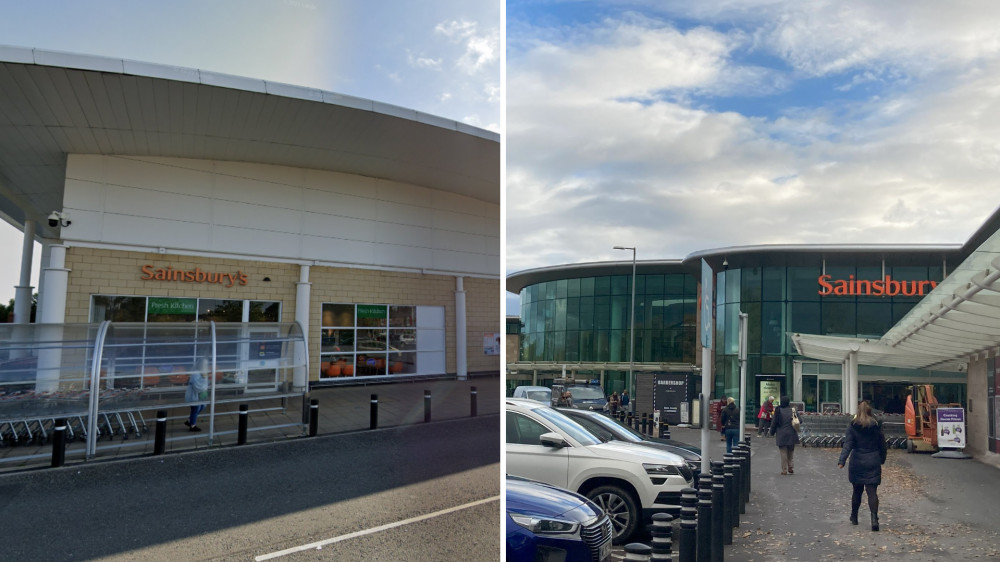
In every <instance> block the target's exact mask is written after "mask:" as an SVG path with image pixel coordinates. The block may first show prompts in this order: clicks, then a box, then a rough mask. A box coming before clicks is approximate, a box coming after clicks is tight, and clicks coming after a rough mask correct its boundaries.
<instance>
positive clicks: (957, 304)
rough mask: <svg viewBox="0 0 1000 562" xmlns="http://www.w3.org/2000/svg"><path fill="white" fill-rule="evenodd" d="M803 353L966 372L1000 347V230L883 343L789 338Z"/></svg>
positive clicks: (864, 362)
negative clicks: (978, 358) (852, 356)
mask: <svg viewBox="0 0 1000 562" xmlns="http://www.w3.org/2000/svg"><path fill="white" fill-rule="evenodd" d="M789 335H790V336H791V338H792V341H793V342H794V343H795V347H796V349H797V350H798V353H799V354H800V355H803V356H805V357H810V358H813V359H820V360H824V361H833V362H841V361H844V360H845V359H846V358H847V356H848V355H849V354H850V353H851V352H852V351H856V352H857V354H858V363H859V364H862V365H882V366H889V367H907V368H913V369H933V370H938V371H962V370H964V369H965V367H966V365H967V363H968V362H969V360H970V359H972V358H974V357H975V356H976V355H978V354H980V353H983V354H985V353H987V352H989V351H991V350H996V349H998V348H1000V231H997V232H994V233H993V234H992V235H990V236H989V237H988V238H987V239H986V240H985V241H984V242H983V243H982V244H981V245H980V246H979V248H978V249H977V250H976V251H974V252H972V254H971V255H969V257H968V258H966V260H965V261H963V262H962V264H961V265H959V266H958V268H956V269H955V271H953V272H952V273H951V275H949V276H948V277H946V278H945V279H944V280H943V281H942V282H941V283H939V284H938V286H937V287H935V288H934V290H932V291H931V292H930V293H929V294H928V295H927V296H926V297H924V298H923V300H921V301H920V302H919V303H917V305H916V306H914V307H913V309H912V310H910V312H909V313H908V314H907V315H906V316H904V317H903V318H902V320H900V321H899V322H898V323H897V324H896V325H895V326H893V327H892V328H891V329H890V330H889V331H888V332H887V333H886V334H885V335H884V336H882V338H880V339H879V340H878V341H870V340H868V339H860V338H841V337H833V336H817V335H809V334H789Z"/></svg>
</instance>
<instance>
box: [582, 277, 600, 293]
mask: <svg viewBox="0 0 1000 562" xmlns="http://www.w3.org/2000/svg"><path fill="white" fill-rule="evenodd" d="M595 285H596V282H595V281H594V278H593V277H584V278H582V279H580V296H581V297H592V296H594V286H595Z"/></svg>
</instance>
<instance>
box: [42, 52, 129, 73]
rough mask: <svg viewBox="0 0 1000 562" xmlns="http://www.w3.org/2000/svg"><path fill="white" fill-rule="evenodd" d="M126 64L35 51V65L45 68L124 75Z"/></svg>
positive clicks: (74, 55)
mask: <svg viewBox="0 0 1000 562" xmlns="http://www.w3.org/2000/svg"><path fill="white" fill-rule="evenodd" d="M124 62H125V61H123V60H122V59H113V58H110V57H98V56H94V55H81V54H79V53H65V52H60V51H44V50H41V49H35V64H40V65H44V66H61V67H65V68H76V69H79V70H96V71H97V72H113V73H117V74H124V72H125V65H124Z"/></svg>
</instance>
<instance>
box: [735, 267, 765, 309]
mask: <svg viewBox="0 0 1000 562" xmlns="http://www.w3.org/2000/svg"><path fill="white" fill-rule="evenodd" d="M741 271H742V280H741V283H742V284H743V286H742V287H741V288H740V301H741V302H757V301H759V300H760V294H761V283H762V277H761V271H760V268H759V267H754V268H747V269H743V270H741Z"/></svg>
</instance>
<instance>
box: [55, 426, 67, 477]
mask: <svg viewBox="0 0 1000 562" xmlns="http://www.w3.org/2000/svg"><path fill="white" fill-rule="evenodd" d="M65 463H66V418H59V419H57V420H56V421H55V424H54V425H53V427H52V468H59V467H60V466H62V465H64V464H65Z"/></svg>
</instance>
